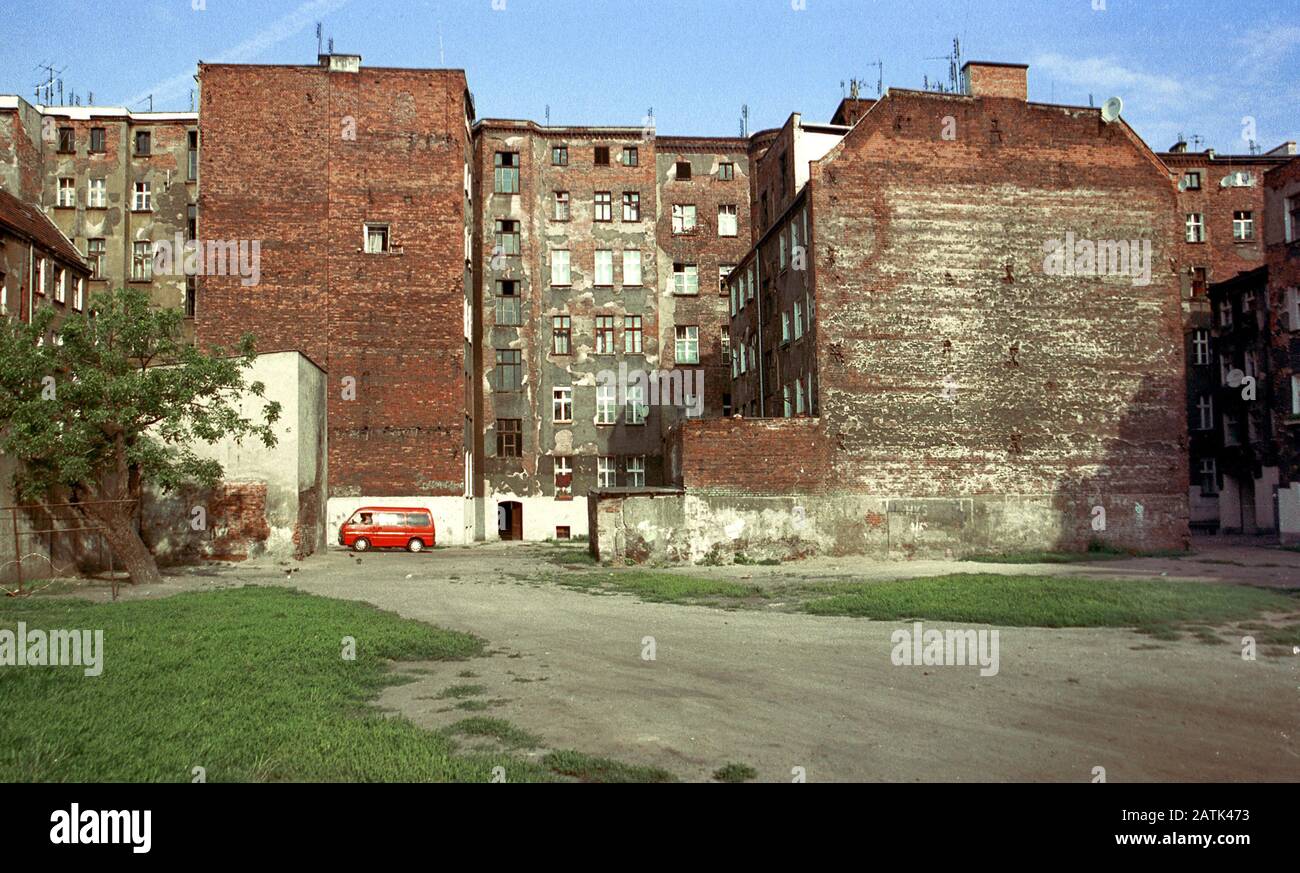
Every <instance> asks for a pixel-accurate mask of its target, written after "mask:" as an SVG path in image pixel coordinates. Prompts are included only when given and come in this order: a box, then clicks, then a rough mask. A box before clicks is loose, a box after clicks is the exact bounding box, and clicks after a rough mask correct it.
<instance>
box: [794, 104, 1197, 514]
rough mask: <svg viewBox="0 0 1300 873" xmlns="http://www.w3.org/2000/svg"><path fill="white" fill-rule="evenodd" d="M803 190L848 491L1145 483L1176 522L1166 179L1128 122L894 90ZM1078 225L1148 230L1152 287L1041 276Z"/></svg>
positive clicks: (1115, 487)
mask: <svg viewBox="0 0 1300 873" xmlns="http://www.w3.org/2000/svg"><path fill="white" fill-rule="evenodd" d="M947 117H951V118H952V119H953V121H954V122H955V130H956V139H954V140H947V139H944V138H943V137H942V133H943V131H944V129H945V118H947ZM810 184H811V185H812V186H813V187H812V192H811V194H812V198H813V211H812V215H813V220H814V223H815V230H814V235H813V240H812V249H811V257H812V259H813V265H814V279H815V288H816V290H815V294H816V296H817V344H818V359H819V379H820V391H819V401H820V404H819V405H820V410H821V414H822V417H823V421H824V422H825V428H826V431H827V434H828V437H829V439H830V441H831V442H832V444H833V445H835V446H836V456H835V466H836V482H837V484H838V485H839V486H840V487H843V488H846V489H856V488H868V489H871V490H872V491H874V492H876V493H894V494H908V495H914V496H938V495H948V496H953V495H974V494H1044V493H1054V494H1063V493H1065V494H1089V493H1101V494H1110V495H1116V494H1132V495H1144V496H1149V497H1150V499H1151V500H1152V501H1155V502H1160V503H1162V504H1163V506H1164V507H1166V508H1167V509H1168V510H1169V511H1170V512H1171V513H1173V514H1174V517H1173V518H1172V520H1171V521H1170V528H1168V529H1166V531H1165V532H1166V533H1169V534H1170V535H1171V536H1172V535H1173V534H1175V533H1176V531H1175V530H1174V528H1176V527H1177V526H1178V524H1179V523H1180V522H1179V519H1178V518H1177V517H1176V516H1177V514H1178V511H1179V510H1178V507H1179V506H1180V505H1181V506H1182V507H1183V509H1182V513H1183V515H1184V517H1183V518H1182V519H1181V523H1182V524H1183V525H1184V528H1183V529H1184V530H1185V522H1186V519H1185V511H1186V510H1185V502H1182V501H1184V500H1185V492H1186V486H1187V472H1186V461H1185V457H1186V455H1185V452H1186V446H1185V442H1184V441H1185V428H1184V423H1183V398H1182V395H1183V372H1184V369H1183V368H1184V365H1183V353H1182V344H1181V334H1182V326H1181V316H1180V312H1179V301H1178V290H1177V284H1176V280H1175V279H1174V277H1173V275H1172V274H1171V272H1170V270H1169V269H1168V266H1167V265H1168V263H1169V260H1170V257H1171V253H1172V252H1173V245H1174V239H1175V237H1174V233H1175V222H1174V221H1173V216H1174V213H1175V198H1174V189H1173V186H1172V185H1171V184H1170V183H1169V181H1168V179H1167V176H1166V174H1165V173H1164V171H1163V169H1162V167H1161V166H1160V165H1159V162H1158V161H1157V160H1156V159H1155V158H1154V156H1153V155H1151V154H1150V153H1149V152H1147V151H1146V150H1145V149H1143V148H1142V147H1141V145H1140V144H1139V143H1137V142H1136V141H1135V139H1134V138H1131V137H1130V136H1129V134H1128V133H1127V132H1126V130H1125V129H1124V128H1123V126H1122V125H1105V124H1102V123H1101V122H1100V120H1099V117H1098V113H1097V112H1096V111H1095V110H1064V109H1062V108H1059V107H1051V108H1048V107H1040V106H1033V105H1028V104H1023V103H1019V102H1013V101H1006V100H996V101H982V100H977V99H972V98H968V97H942V96H938V95H928V94H921V93H918V92H893V93H892V94H891V95H890V96H888V97H886V98H885V99H884V100H883V101H881V103H880V104H879V105H877V106H876V108H875V109H873V111H872V112H871V113H870V114H869V115H868V116H866V118H864V119H863V121H861V122H860V123H859V125H858V126H857V128H855V129H854V131H853V132H852V133H850V134H849V135H848V137H846V139H845V140H844V142H843V143H842V144H841V145H840V146H839V147H838V148H837V149H836V150H833V151H832V152H831V153H830V155H828V157H827V159H825V160H824V161H822V162H820V163H818V164H814V165H813V178H812V182H811V183H810ZM1069 230H1073V231H1074V232H1075V234H1076V235H1077V236H1080V237H1085V236H1086V237H1091V238H1095V239H1117V240H1128V239H1139V240H1141V239H1148V240H1151V243H1152V253H1151V264H1152V274H1151V283H1150V284H1149V285H1147V286H1145V287H1142V286H1134V285H1133V284H1131V282H1130V281H1129V280H1128V279H1124V278H1118V277H1105V278H1097V277H1091V278H1084V277H1078V276H1053V275H1048V274H1047V273H1046V272H1045V271H1044V268H1043V261H1044V244H1045V243H1046V242H1047V241H1048V240H1050V239H1057V238H1061V237H1062V236H1063V234H1064V233H1065V232H1066V231H1069ZM949 374H951V375H952V376H953V377H954V379H955V380H956V384H957V390H956V394H955V400H953V401H949V400H946V399H945V398H944V396H943V380H944V379H945V376H947V375H949ZM1148 508H1149V507H1148ZM1080 511H1082V512H1086V507H1081V509H1080Z"/></svg>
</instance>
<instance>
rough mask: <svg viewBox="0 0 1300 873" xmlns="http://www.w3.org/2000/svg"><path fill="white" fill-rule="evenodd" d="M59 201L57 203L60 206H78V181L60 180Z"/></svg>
mask: <svg viewBox="0 0 1300 873" xmlns="http://www.w3.org/2000/svg"><path fill="white" fill-rule="evenodd" d="M58 196H59V199H58V200H57V201H56V202H57V203H58V205H59V206H76V205H77V180H76V179H60V180H59V195H58Z"/></svg>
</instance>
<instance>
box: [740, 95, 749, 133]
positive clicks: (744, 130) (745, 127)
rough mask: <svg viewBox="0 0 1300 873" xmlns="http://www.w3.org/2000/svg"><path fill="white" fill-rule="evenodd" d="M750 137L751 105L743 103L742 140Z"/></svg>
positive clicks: (741, 115) (741, 119) (741, 116)
mask: <svg viewBox="0 0 1300 873" xmlns="http://www.w3.org/2000/svg"><path fill="white" fill-rule="evenodd" d="M747 136H749V104H748V103H742V104H741V106H740V138H741V139H744V138H745V137H747Z"/></svg>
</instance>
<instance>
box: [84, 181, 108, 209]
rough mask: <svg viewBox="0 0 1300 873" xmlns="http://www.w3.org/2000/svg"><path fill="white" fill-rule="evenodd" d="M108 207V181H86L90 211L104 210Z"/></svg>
mask: <svg viewBox="0 0 1300 873" xmlns="http://www.w3.org/2000/svg"><path fill="white" fill-rule="evenodd" d="M107 205H108V180H107V179H87V180H86V206H87V208H90V209H103V208H104V207H105V206H107Z"/></svg>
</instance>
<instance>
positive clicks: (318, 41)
mask: <svg viewBox="0 0 1300 873" xmlns="http://www.w3.org/2000/svg"><path fill="white" fill-rule="evenodd" d="M320 28H321V23H320V22H319V21H318V22H316V55H317V56H318V57H319V56H320V53H321V51H320V50H321V29H320Z"/></svg>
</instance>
